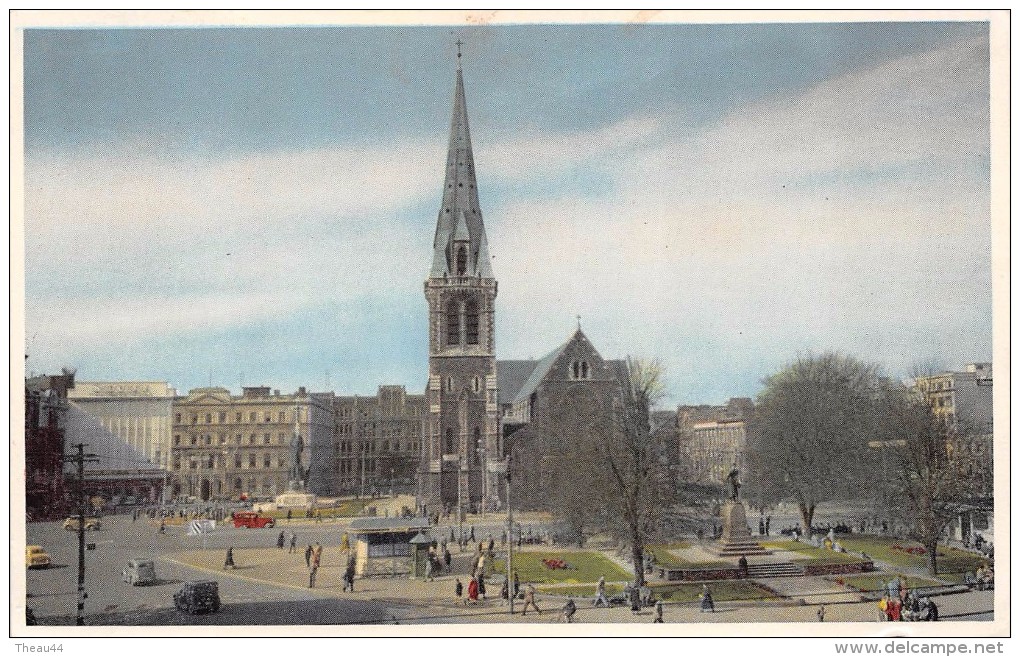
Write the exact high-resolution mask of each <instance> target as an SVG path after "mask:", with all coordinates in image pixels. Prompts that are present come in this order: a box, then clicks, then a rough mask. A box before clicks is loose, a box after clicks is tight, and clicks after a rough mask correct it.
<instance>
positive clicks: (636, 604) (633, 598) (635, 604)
mask: <svg viewBox="0 0 1020 657" xmlns="http://www.w3.org/2000/svg"><path fill="white" fill-rule="evenodd" d="M629 597H630V613H631V615H633V616H637V615H638V614H640V613H641V591H640V590H639V588H638V587H637V586H631V587H630V595H629Z"/></svg>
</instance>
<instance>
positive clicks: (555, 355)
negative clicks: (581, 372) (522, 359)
mask: <svg viewBox="0 0 1020 657" xmlns="http://www.w3.org/2000/svg"><path fill="white" fill-rule="evenodd" d="M572 346H574V347H575V348H576V349H577V350H579V351H581V352H587V353H588V355H589V357H591V358H592V359H593V360H595V361H596V362H595V363H592V366H595V365H597V364H599V363H602V364H604V365H605V366H606V367H607V368H608V369H609V375H610V376H613V377H615V378H617V379H619V378H620V369H621V365H622V368H623V371H624V372H626V368H627V363H626V362H625V361H605V360H603V359H602V356H601V355H600V354H599V352H598V350H597V349H595V345H593V344H592V343H591V341H589V340H588V337H587V336H586V335H585V334H584V332H583V331H582V330H581V329H580V328H578V329H577V330H576V331H575V332H574V334H573V335H572V336H571V337H570V339H569V340H567V341H566V342H564V343H563V344H561V345H560V346H559V347H557V348H556V349H553V350H552V351H551V352H549V353H548V354H546V355H545V356H544V357H543V358H542V359H541V360H539V361H537V363H536V364H535V368H534V369H533V370H532V371H531V373H530V375H529V376H528V378H527V380H526V381H525V382H524V383H523V385H521V387H520V389H519V390H518V391H517V394H516V395H514V397H513V403H515V404H516V403H518V402H522V401H524V400H526V399H527V398H528V397H529V396H530V395H531V393H533V392H535V390H537V389H538V387H539V386H540V385H541V384H542V382H543V381H545V380H546V379H547V378H548V377H549V376H550V374H551V373H552V371H553V368H554V367H555V365H556V362H557V361H558V360H559V358H560V356H562V355H563V354H564V353H565V352H567V351H568V350H569V349H570V348H571V347H572ZM530 362H535V361H530ZM623 380H626V378H624V379H623Z"/></svg>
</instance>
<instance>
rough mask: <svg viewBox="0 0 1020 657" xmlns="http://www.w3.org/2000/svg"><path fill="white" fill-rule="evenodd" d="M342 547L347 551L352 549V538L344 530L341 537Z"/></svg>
mask: <svg viewBox="0 0 1020 657" xmlns="http://www.w3.org/2000/svg"><path fill="white" fill-rule="evenodd" d="M340 549H341V550H343V551H344V552H346V551H347V550H350V549H351V538H350V536H348V535H347V532H344V535H343V536H341V537H340Z"/></svg>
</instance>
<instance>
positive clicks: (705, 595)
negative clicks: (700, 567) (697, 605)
mask: <svg viewBox="0 0 1020 657" xmlns="http://www.w3.org/2000/svg"><path fill="white" fill-rule="evenodd" d="M700 597H701V612H702V613H704V612H706V611H710V612H712V613H715V601H714V600H712V592H711V591H709V590H708V584H703V585H702V586H701V596H700Z"/></svg>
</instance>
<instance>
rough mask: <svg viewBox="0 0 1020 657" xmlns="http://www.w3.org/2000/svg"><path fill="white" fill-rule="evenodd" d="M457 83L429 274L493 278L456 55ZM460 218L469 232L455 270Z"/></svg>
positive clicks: (462, 78) (437, 276)
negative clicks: (463, 259) (462, 265)
mask: <svg viewBox="0 0 1020 657" xmlns="http://www.w3.org/2000/svg"><path fill="white" fill-rule="evenodd" d="M457 57H458V58H457V85H456V89H455V91H454V95H453V117H452V118H451V119H450V142H449V147H448V149H447V155H446V180H445V182H444V183H443V204H442V207H440V208H439V218H438V220H437V221H436V236H435V240H434V241H433V244H432V248H433V256H432V269H431V270H430V272H429V276H430V277H432V278H442V277H443V276H444V275H446V276H457V275H467V276H477V277H480V278H493V273H492V264H491V263H490V262H489V245H488V242H487V240H486V237H485V224H484V223H483V221H482V210H481V207H480V206H479V204H478V182H477V180H476V179H475V158H474V154H473V153H472V152H471V131H470V130H469V128H468V115H467V101H466V100H465V98H464V76H463V74H462V72H461V69H460V53H459V52H458V55H457ZM462 218H463V221H464V224H465V226H466V228H467V233H468V236H469V241H468V244H469V246H468V253H467V269H466V271H465V273H464V274H460V273H458V271H457V254H456V253H455V252H454V241H455V239H456V238H457V234H456V233H457V229H458V228H459V226H458V224H459V223H460V221H461V219H462Z"/></svg>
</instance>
